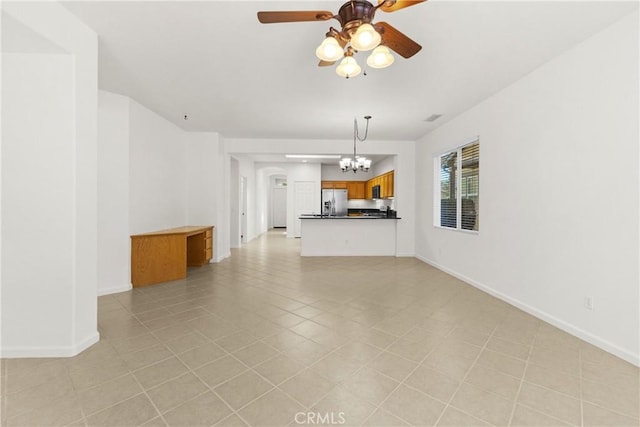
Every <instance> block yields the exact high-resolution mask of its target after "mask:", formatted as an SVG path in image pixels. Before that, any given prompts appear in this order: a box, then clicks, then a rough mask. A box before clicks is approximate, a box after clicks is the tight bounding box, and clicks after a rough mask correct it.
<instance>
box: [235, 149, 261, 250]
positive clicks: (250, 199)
mask: <svg viewBox="0 0 640 427" xmlns="http://www.w3.org/2000/svg"><path fill="white" fill-rule="evenodd" d="M238 173H239V175H240V180H241V179H242V178H246V185H247V187H246V188H245V191H246V192H247V209H246V211H245V217H246V218H247V235H246V236H244V241H245V243H247V242H250V241H252V240H253V239H255V238H256V237H257V232H256V221H257V218H258V214H257V212H256V169H255V165H254V162H253V160H249V159H248V158H246V157H245V156H239V157H238ZM239 202H240V209H241V212H242V207H243V206H242V204H243V201H242V199H239Z"/></svg>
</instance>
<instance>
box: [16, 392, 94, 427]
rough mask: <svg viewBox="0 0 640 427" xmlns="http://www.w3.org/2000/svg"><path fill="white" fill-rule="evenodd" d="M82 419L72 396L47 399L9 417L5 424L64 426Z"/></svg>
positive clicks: (76, 401) (78, 405)
mask: <svg viewBox="0 0 640 427" xmlns="http://www.w3.org/2000/svg"><path fill="white" fill-rule="evenodd" d="M80 419H82V410H81V408H80V403H79V402H78V400H77V399H76V398H75V397H73V396H67V397H64V398H62V399H57V400H53V401H49V402H48V403H47V404H46V405H44V406H38V407H37V408H36V409H33V410H31V411H29V412H26V413H23V414H21V415H17V416H15V417H11V418H9V419H8V421H7V423H6V424H5V425H7V426H46V427H49V426H66V425H68V424H71V423H73V422H74V421H77V420H80Z"/></svg>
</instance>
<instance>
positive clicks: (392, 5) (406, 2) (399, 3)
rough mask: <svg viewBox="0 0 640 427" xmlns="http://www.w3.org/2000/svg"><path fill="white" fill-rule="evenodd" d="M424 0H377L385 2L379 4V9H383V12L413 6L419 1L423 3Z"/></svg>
mask: <svg viewBox="0 0 640 427" xmlns="http://www.w3.org/2000/svg"><path fill="white" fill-rule="evenodd" d="M425 1H427V0H396V1H395V2H393V0H379V1H378V4H382V3H387V4H382V6H380V10H383V11H385V12H395V11H396V10H400V9H404V8H405V7H409V6H415V5H417V4H419V3H424V2H425Z"/></svg>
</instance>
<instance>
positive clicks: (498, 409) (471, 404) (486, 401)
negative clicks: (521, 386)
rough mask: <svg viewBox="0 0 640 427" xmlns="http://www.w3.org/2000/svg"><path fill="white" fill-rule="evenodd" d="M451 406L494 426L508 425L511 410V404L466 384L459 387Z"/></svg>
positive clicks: (495, 395)
mask: <svg viewBox="0 0 640 427" xmlns="http://www.w3.org/2000/svg"><path fill="white" fill-rule="evenodd" d="M451 405H452V406H454V407H455V408H456V409H459V410H462V411H463V412H465V413H467V414H469V415H472V416H474V417H476V418H480V419H481V420H483V421H487V422H489V423H491V424H493V425H496V426H504V425H507V424H508V423H509V417H510V416H511V409H512V408H513V402H511V401H509V400H507V399H505V398H503V397H501V396H498V395H497V394H493V393H490V392H487V391H485V390H482V389H480V388H478V387H476V386H473V385H471V384H468V383H463V384H462V385H461V386H460V389H459V390H458V392H457V393H456V395H455V396H454V397H453V400H452V401H451Z"/></svg>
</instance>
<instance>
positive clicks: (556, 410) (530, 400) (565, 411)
mask: <svg viewBox="0 0 640 427" xmlns="http://www.w3.org/2000/svg"><path fill="white" fill-rule="evenodd" d="M518 403H522V404H523V405H525V406H528V407H530V408H533V409H535V410H537V411H539V412H542V413H544V414H548V415H550V416H552V417H554V418H558V419H560V420H563V421H565V422H567V423H569V424H573V425H579V424H580V422H581V421H580V420H581V417H580V401H579V400H577V399H574V398H572V397H570V396H567V395H564V394H560V393H558V392H555V391H553V390H550V389H546V388H542V387H539V386H537V385H534V384H531V383H528V382H524V383H523V384H522V387H521V389H520V394H519V396H518Z"/></svg>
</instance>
